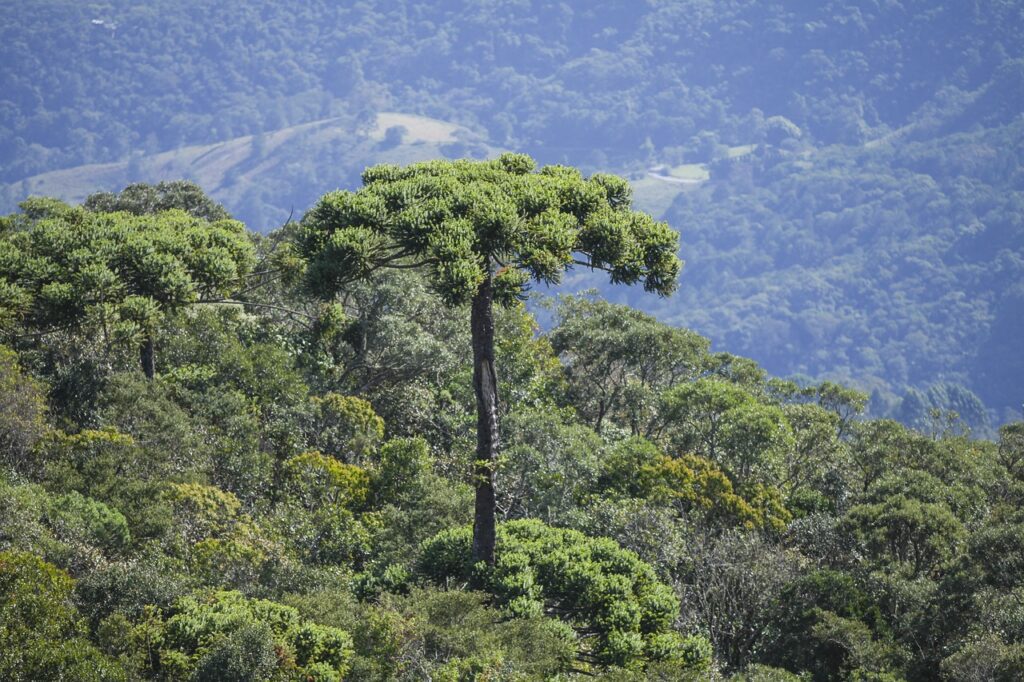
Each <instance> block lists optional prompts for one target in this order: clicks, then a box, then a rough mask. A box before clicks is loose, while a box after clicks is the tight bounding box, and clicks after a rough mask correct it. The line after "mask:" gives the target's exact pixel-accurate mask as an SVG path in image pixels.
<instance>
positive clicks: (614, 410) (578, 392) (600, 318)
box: [550, 296, 709, 436]
mask: <svg viewBox="0 0 1024 682" xmlns="http://www.w3.org/2000/svg"><path fill="white" fill-rule="evenodd" d="M557 313H558V326H557V327H556V328H555V329H553V330H552V332H551V334H550V339H551V345H552V348H553V349H554V350H555V352H556V353H558V354H559V356H560V357H561V358H562V359H563V360H564V361H565V363H566V374H567V377H568V382H569V391H570V398H571V400H572V402H573V404H574V405H575V406H576V408H577V410H579V412H580V415H581V416H582V417H583V418H584V419H585V420H587V421H588V422H589V423H590V424H591V425H592V426H593V427H594V428H595V429H596V430H598V431H600V430H601V426H602V424H603V423H604V422H605V420H606V419H612V420H615V421H616V422H617V423H619V424H620V425H622V426H625V427H628V428H629V429H630V430H631V432H632V433H633V435H641V434H642V435H646V436H650V435H651V433H652V431H653V429H654V428H655V425H656V424H657V417H658V414H657V411H656V408H657V400H658V397H659V394H660V393H661V392H663V391H664V390H666V389H668V388H671V387H673V386H675V385H677V384H679V383H681V382H684V381H687V380H689V379H692V378H694V377H695V376H697V374H698V373H699V372H700V369H701V366H702V365H703V363H704V360H705V356H706V355H707V352H708V345H709V344H708V341H707V339H704V338H703V337H701V336H698V335H697V334H695V333H694V332H692V331H689V330H687V329H675V328H672V327H669V326H666V325H664V324H661V323H659V322H658V321H657V320H655V319H654V318H653V317H651V316H649V315H645V314H644V313H642V312H640V311H638V310H633V309H631V308H628V307H626V306H621V305H619V306H617V305H612V304H609V303H607V302H605V301H602V300H600V299H588V298H579V297H571V296H567V297H563V298H561V299H559V304H558V308H557Z"/></svg>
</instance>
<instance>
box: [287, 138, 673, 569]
mask: <svg viewBox="0 0 1024 682" xmlns="http://www.w3.org/2000/svg"><path fill="white" fill-rule="evenodd" d="M631 198H632V197H631V191H630V187H629V184H628V183H627V182H626V181H625V180H623V179H622V178H619V177H615V176H612V175H603V174H596V175H593V176H591V177H589V178H584V177H583V176H582V175H581V174H580V172H579V171H578V170H576V169H575V168H569V167H564V166H545V167H543V168H541V169H540V170H536V169H535V164H534V162H533V159H531V158H530V157H528V156H525V155H522V154H504V155H502V156H501V157H499V158H497V159H495V160H492V161H469V160H461V161H431V162H426V163H418V164H413V165H410V166H407V167H404V168H402V167H398V166H394V165H379V166H374V167H372V168H368V169H367V170H366V171H365V172H364V173H363V187H362V188H360V189H359V190H358V191H355V192H348V191H338V192H332V193H330V194H327V195H325V196H324V197H322V198H321V199H320V201H319V202H318V203H317V205H316V206H315V207H314V208H313V209H311V210H310V211H309V212H308V213H307V214H306V215H305V217H304V218H303V220H302V226H301V230H300V231H299V233H298V247H299V250H300V251H301V252H302V254H303V255H304V256H305V258H306V259H307V260H308V268H307V271H306V277H307V285H308V286H309V288H310V290H311V291H313V292H316V293H318V294H319V295H322V296H327V297H329V296H333V295H334V293H335V292H337V291H338V289H339V288H340V287H342V286H344V285H345V284H347V283H349V282H352V281H355V280H359V279H363V278H366V277H368V276H369V275H370V274H371V273H373V272H374V271H375V270H377V269H380V268H422V269H424V270H425V271H426V272H427V273H428V276H429V279H430V281H431V282H432V284H433V286H434V287H435V288H436V289H437V291H438V293H439V294H440V295H441V296H442V298H443V299H444V300H445V301H446V303H448V304H449V305H452V306H457V305H463V304H466V303H469V304H470V311H471V312H470V324H471V328H472V340H473V389H474V392H475V394H476V406H477V449H476V463H475V468H474V474H475V475H474V478H475V484H476V513H475V520H474V526H473V560H474V561H485V562H487V563H488V564H493V563H494V543H495V504H494V468H495V463H496V461H497V454H498V380H497V375H496V372H495V367H494V311H493V308H494V305H495V304H498V305H503V304H508V303H511V302H513V301H515V300H517V299H518V298H520V297H521V296H522V295H523V293H524V291H525V290H526V288H527V286H528V285H529V283H530V281H531V280H533V281H537V282H546V283H556V282H558V281H559V280H560V278H561V275H562V273H563V272H564V271H565V270H567V269H569V268H571V267H572V266H573V265H580V266H585V267H588V268H592V269H598V270H604V271H606V272H608V273H609V275H610V277H611V281H612V282H615V283H623V284H634V283H637V282H642V283H643V286H644V288H645V289H646V290H647V291H651V292H655V293H657V294H659V295H667V294H669V293H671V291H672V290H673V289H674V288H675V285H676V277H677V275H678V274H679V269H680V267H681V263H680V261H679V259H678V258H677V257H676V250H677V248H678V241H679V237H678V235H677V234H676V233H675V232H674V231H673V230H672V229H670V228H669V227H668V225H666V224H665V223H661V222H658V221H656V220H654V219H653V218H651V217H650V216H649V215H647V214H645V213H641V212H638V211H633V210H632V209H631V203H632V201H631Z"/></svg>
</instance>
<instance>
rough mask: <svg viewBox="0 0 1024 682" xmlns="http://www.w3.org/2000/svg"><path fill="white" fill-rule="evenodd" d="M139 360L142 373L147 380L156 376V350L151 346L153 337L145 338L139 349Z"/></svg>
mask: <svg viewBox="0 0 1024 682" xmlns="http://www.w3.org/2000/svg"><path fill="white" fill-rule="evenodd" d="M139 359H140V360H141V361H142V372H143V374H145V375H146V378H147V379H152V378H153V377H154V376H156V348H155V346H154V344H153V337H152V336H147V337H146V340H145V341H143V342H142V347H141V348H140V349H139Z"/></svg>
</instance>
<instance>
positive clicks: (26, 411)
mask: <svg viewBox="0 0 1024 682" xmlns="http://www.w3.org/2000/svg"><path fill="white" fill-rule="evenodd" d="M0 306H2V303H0ZM2 326H3V323H2V321H0V327H2ZM45 408H46V403H45V401H44V399H43V390H42V386H41V385H40V384H39V382H38V381H36V380H34V379H33V378H32V377H31V376H26V375H25V374H24V373H23V372H22V370H21V368H20V367H19V366H18V355H17V353H15V352H14V351H12V350H11V349H9V348H6V347H4V346H0V464H2V466H4V467H7V468H9V469H12V470H15V471H20V472H25V473H27V472H29V471H32V470H33V469H34V468H36V466H37V464H36V462H35V461H33V460H34V458H33V457H32V451H33V448H34V447H35V444H36V442H37V441H38V440H39V438H40V437H42V435H43V433H44V432H45V428H46V422H45V420H44V416H45Z"/></svg>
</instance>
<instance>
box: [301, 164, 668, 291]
mask: <svg viewBox="0 0 1024 682" xmlns="http://www.w3.org/2000/svg"><path fill="white" fill-rule="evenodd" d="M631 203H632V192H631V190H630V187H629V183H628V182H626V181H625V180H623V179H622V178H619V177H616V176H614V175H605V174H595V175H593V176H591V177H590V178H584V177H583V176H582V175H581V174H580V172H579V171H578V170H577V169H575V168H571V167H566V166H545V167H543V168H541V169H540V170H539V171H537V170H535V164H534V161H533V159H531V158H530V157H529V156H526V155H524V154H504V155H502V156H500V157H499V158H497V159H495V160H492V161H469V160H460V161H429V162H425V163H417V164H412V165H410V166H406V167H404V168H403V167H398V166H394V165H379V166H373V167H371V168H368V169H367V170H366V171H365V172H364V173H363V187H362V188H361V189H359V190H358V191H356V192H347V191H338V192H332V193H330V194H327V195H325V196H324V197H323V198H321V199H320V201H319V203H317V205H316V206H315V207H314V208H313V209H312V210H311V211H310V212H309V213H308V214H307V215H306V216H305V218H304V219H303V229H302V231H301V235H300V239H299V246H300V249H301V250H302V251H303V252H304V255H306V256H307V257H308V258H311V259H312V260H311V263H310V268H309V272H308V273H307V274H308V282H309V284H310V287H311V289H312V290H313V291H316V292H324V293H326V294H328V295H329V294H332V293H333V292H334V291H335V290H336V289H337V287H338V286H340V285H342V284H344V283H346V282H349V281H353V280H357V279H361V278H363V277H365V276H367V275H368V274H369V273H370V272H372V271H373V270H375V269H377V268H380V267H405V268H408V267H417V266H422V267H424V268H428V269H429V271H430V273H431V280H432V281H433V284H434V286H435V287H436V288H437V290H438V292H439V293H440V294H441V295H442V296H443V297H444V298H445V300H446V301H448V302H449V303H452V304H458V303H464V302H468V301H469V300H470V299H471V298H472V297H473V296H474V295H475V294H476V293H477V291H478V289H479V288H480V286H481V284H483V283H484V281H485V280H486V279H488V278H489V277H493V280H494V289H495V292H494V293H495V300H496V301H497V302H502V303H504V302H509V301H511V300H513V299H515V298H516V297H517V296H518V295H520V294H521V293H522V292H523V290H524V288H525V287H526V286H527V284H528V283H529V281H530V280H531V279H533V280H535V281H538V282H546V283H557V282H558V281H559V279H560V278H561V274H562V272H563V271H565V270H566V269H567V268H569V267H571V266H573V265H574V264H575V265H584V266H587V267H591V268H595V269H599V270H605V271H607V272H608V273H609V274H610V275H611V281H612V282H614V283H623V284H635V283H637V282H641V281H642V282H643V285H644V288H645V289H646V290H648V291H652V292H656V293H658V294H661V295H666V294H669V293H671V292H672V290H673V289H674V288H675V285H676V277H677V275H678V274H679V269H680V266H681V263H680V261H679V259H678V258H677V257H676V251H677V249H678V242H679V236H678V234H677V233H676V232H675V231H673V230H672V229H671V228H669V227H668V225H666V224H665V223H661V222H658V221H656V220H654V219H653V218H651V217H650V216H649V215H647V214H646V213H642V212H639V211H633V210H631Z"/></svg>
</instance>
